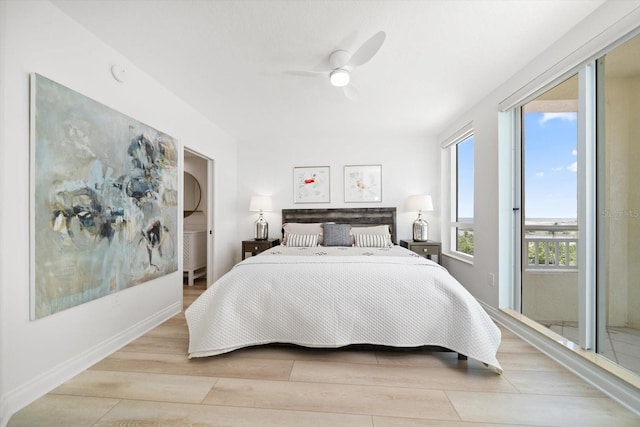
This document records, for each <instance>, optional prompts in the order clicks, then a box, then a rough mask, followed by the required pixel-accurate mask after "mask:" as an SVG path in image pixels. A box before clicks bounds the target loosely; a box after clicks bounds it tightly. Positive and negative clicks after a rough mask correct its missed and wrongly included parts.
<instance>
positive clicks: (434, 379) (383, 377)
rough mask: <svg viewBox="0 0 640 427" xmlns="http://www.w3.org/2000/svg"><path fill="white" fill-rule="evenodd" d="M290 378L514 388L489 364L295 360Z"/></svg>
mask: <svg viewBox="0 0 640 427" xmlns="http://www.w3.org/2000/svg"><path fill="white" fill-rule="evenodd" d="M291 381H303V382H318V383H333V384H356V385H372V386H385V387H387V386H388V387H411V388H426V389H432V390H433V389H440V390H486V391H500V392H514V391H516V390H515V388H514V387H513V386H512V385H511V384H510V383H509V382H508V381H507V380H506V379H505V378H503V377H502V376H501V375H498V374H497V373H496V372H495V371H494V370H491V369H489V368H486V369H468V370H465V369H454V368H422V367H407V366H390V365H377V366H374V365H350V364H346V363H330V362H325V363H319V362H303V361H302V362H301V361H296V362H295V364H294V366H293V370H292V371H291Z"/></svg>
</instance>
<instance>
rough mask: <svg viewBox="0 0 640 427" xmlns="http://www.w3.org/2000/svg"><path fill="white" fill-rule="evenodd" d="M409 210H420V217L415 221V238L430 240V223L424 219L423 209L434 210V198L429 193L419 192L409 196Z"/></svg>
mask: <svg viewBox="0 0 640 427" xmlns="http://www.w3.org/2000/svg"><path fill="white" fill-rule="evenodd" d="M408 210H409V212H416V211H417V212H418V218H417V219H416V220H415V221H414V222H413V240H414V241H416V242H426V241H427V240H429V223H428V222H427V221H425V220H424V219H422V212H423V211H432V210H433V200H431V196H429V195H427V194H418V195H415V196H411V197H409V202H408Z"/></svg>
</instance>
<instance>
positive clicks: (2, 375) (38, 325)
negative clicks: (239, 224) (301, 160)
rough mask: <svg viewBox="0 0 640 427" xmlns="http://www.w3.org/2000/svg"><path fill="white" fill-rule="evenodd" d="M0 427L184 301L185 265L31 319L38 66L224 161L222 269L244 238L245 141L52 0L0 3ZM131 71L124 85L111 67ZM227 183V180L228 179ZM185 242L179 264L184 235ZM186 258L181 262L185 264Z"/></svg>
mask: <svg viewBox="0 0 640 427" xmlns="http://www.w3.org/2000/svg"><path fill="white" fill-rule="evenodd" d="M0 12H1V16H0V28H1V29H0V31H1V35H0V52H1V55H2V56H0V93H2V100H1V102H2V105H1V107H0V118H2V121H1V122H0V125H1V128H0V138H1V139H0V150H1V151H0V152H1V153H2V156H0V200H1V203H2V210H1V211H0V236H2V238H1V240H0V255H1V257H0V259H1V261H0V263H1V267H2V268H0V297H1V298H0V315H1V318H0V343H1V344H2V345H1V346H0V393H1V394H0V425H4V424H5V423H6V422H7V420H8V418H9V416H10V415H11V414H12V413H13V412H15V411H16V410H18V409H20V407H22V406H24V405H26V404H28V403H29V402H30V401H32V400H34V399H35V398H37V397H39V396H40V395H41V394H44V393H46V392H47V391H49V390H50V389H51V388H53V387H55V386H57V385H58V384H60V383H61V382H63V381H64V380H66V379H68V378H70V377H72V376H73V375H75V374H77V373H78V372H79V371H81V370H83V369H85V368H87V367H88V366H90V365H91V364H93V363H95V362H96V361H98V360H100V359H101V358H103V357H105V356H106V355H107V354H108V353H110V352H111V351H113V350H116V349H117V348H118V347H119V346H121V345H123V344H125V343H127V342H128V341H130V340H131V339H133V338H134V337H135V336H137V335H139V334H141V333H144V332H145V331H146V330H148V329H150V328H152V327H154V326H155V325H157V324H158V323H159V322H161V321H163V320H164V319H166V318H168V317H169V316H171V315H172V314H174V313H176V312H178V311H179V310H180V309H181V307H182V273H181V272H180V271H178V272H176V273H174V274H171V275H168V276H165V277H163V278H160V279H156V280H153V281H150V282H147V283H143V284H141V285H138V286H135V287H133V288H130V289H127V290H125V291H122V292H118V293H117V294H113V295H111V296H108V297H104V298H100V299H98V300H95V301H92V302H89V303H86V304H82V305H80V306H77V307H74V308H71V309H68V310H65V311H62V312H60V313H57V314H54V315H51V316H48V317H45V318H42V319H39V320H36V321H31V320H29V73H31V72H38V73H40V74H42V75H44V76H46V77H48V78H51V79H53V80H54V81H57V82H59V83H61V84H63V85H65V86H68V87H70V88H72V89H74V90H76V91H78V92H80V93H82V94H85V95H87V96H89V97H91V98H93V99H95V100H97V101H99V102H101V103H103V104H106V105H108V106H110V107H112V108H114V109H116V110H118V111H120V112H122V113H124V114H127V115H129V116H131V117H133V118H135V119H137V120H139V121H142V122H144V123H146V124H148V125H150V126H152V127H154V128H156V129H159V130H161V131H164V132H166V133H168V134H170V135H172V136H174V137H176V138H178V139H179V140H180V141H181V142H182V143H183V144H184V145H185V146H186V147H189V148H191V149H193V150H194V151H197V152H199V153H201V154H203V155H206V156H208V157H210V158H212V159H214V160H215V162H216V166H215V173H216V179H215V180H214V181H215V192H216V205H215V213H216V218H220V221H216V223H215V224H214V228H215V229H216V231H217V234H216V251H215V260H214V263H215V265H216V266H217V274H221V273H222V272H224V271H226V269H228V268H230V266H231V265H232V262H233V259H232V258H233V256H232V254H231V252H230V250H229V249H230V248H231V247H233V248H235V247H236V246H237V245H236V240H237V239H236V236H237V233H236V230H235V229H236V220H235V206H236V184H235V182H236V147H235V142H234V141H233V140H232V138H230V137H229V136H228V135H226V134H225V133H224V132H222V131H221V130H220V129H219V128H218V127H216V126H215V125H214V124H212V123H211V122H209V121H208V120H207V119H205V118H204V117H203V116H202V115H200V114H199V113H197V112H195V111H194V110H193V109H191V108H190V107H189V106H187V105H186V104H185V103H184V102H182V101H181V100H179V99H178V98H177V97H175V95H173V94H172V93H171V92H170V91H169V90H167V89H166V88H164V87H162V86H160V85H159V84H158V83H157V82H155V81H154V80H152V79H151V78H149V77H148V76H146V75H145V74H144V73H142V72H141V71H140V70H139V69H137V68H136V67H135V66H134V65H133V64H132V63H131V62H130V61H128V60H127V59H126V58H124V57H122V56H121V55H119V54H118V53H117V52H116V51H114V50H113V49H111V48H110V47H109V46H107V45H105V44H104V43H102V42H101V41H100V40H98V39H97V38H95V37H94V36H93V35H92V34H91V33H89V32H87V31H86V30H85V29H84V28H83V27H81V26H80V25H78V24H77V23H76V22H74V21H72V20H71V19H70V18H68V17H67V16H66V15H64V14H62V13H61V12H60V11H59V10H58V9H56V8H55V7H54V6H53V5H51V4H50V3H49V2H45V1H20V2H18V1H9V2H4V1H3V2H0ZM113 63H118V64H120V65H123V66H124V67H126V69H127V70H128V74H129V80H128V81H127V82H126V83H125V84H121V83H118V82H116V81H115V80H114V79H113V78H112V77H111V75H110V72H109V68H110V65H111V64H113ZM220 182H224V185H220V184H219V183H220ZM178 240H179V245H180V251H179V256H180V263H181V262H182V261H181V254H182V252H181V249H182V247H181V245H182V238H181V236H179V237H178ZM181 266H182V264H180V267H181Z"/></svg>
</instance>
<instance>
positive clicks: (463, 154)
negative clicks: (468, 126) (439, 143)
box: [457, 135, 474, 218]
mask: <svg viewBox="0 0 640 427" xmlns="http://www.w3.org/2000/svg"><path fill="white" fill-rule="evenodd" d="M473 146H474V143H473V135H472V136H471V137H469V138H467V139H466V140H464V141H463V142H461V143H459V144H458V145H457V156H458V218H473V174H474V171H473V148H474V147H473Z"/></svg>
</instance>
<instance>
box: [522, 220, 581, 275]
mask: <svg viewBox="0 0 640 427" xmlns="http://www.w3.org/2000/svg"><path fill="white" fill-rule="evenodd" d="M525 244H526V247H527V255H528V256H527V266H526V268H527V269H530V270H577V269H578V226H577V225H526V226H525Z"/></svg>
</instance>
